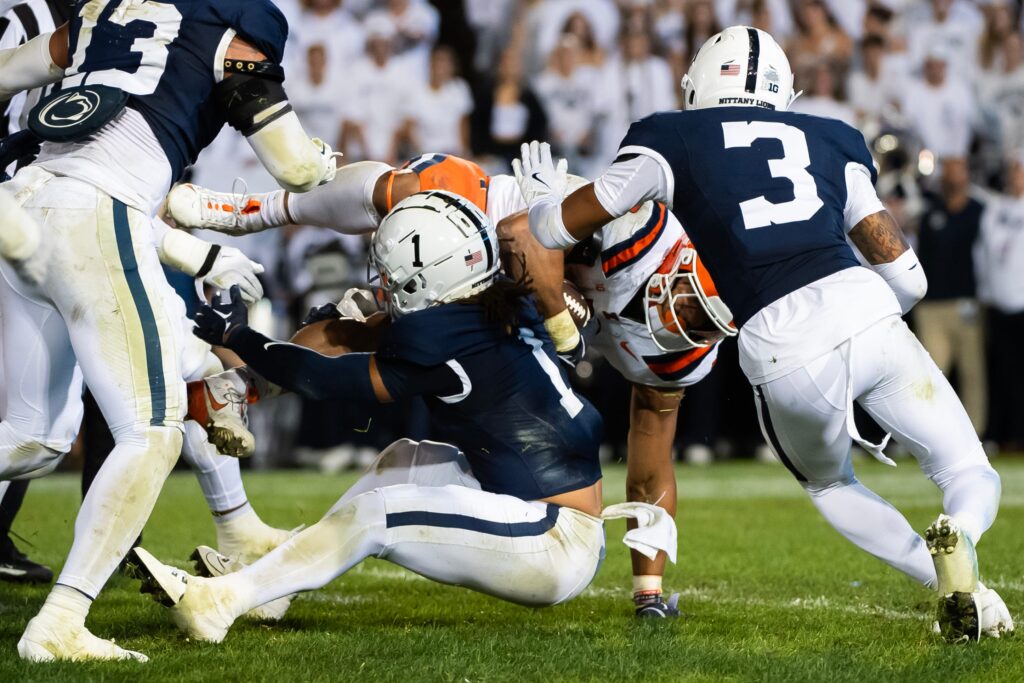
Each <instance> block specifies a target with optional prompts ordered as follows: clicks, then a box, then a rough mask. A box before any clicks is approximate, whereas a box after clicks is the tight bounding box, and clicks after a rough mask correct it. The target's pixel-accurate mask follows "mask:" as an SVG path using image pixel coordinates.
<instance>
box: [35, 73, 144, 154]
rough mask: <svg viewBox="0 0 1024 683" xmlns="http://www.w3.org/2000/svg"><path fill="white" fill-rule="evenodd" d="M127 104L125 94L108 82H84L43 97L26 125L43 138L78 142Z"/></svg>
mask: <svg viewBox="0 0 1024 683" xmlns="http://www.w3.org/2000/svg"><path fill="white" fill-rule="evenodd" d="M127 104H128V94H127V93H125V92H124V91H122V90H121V89H119V88H113V87H110V86H107V85H98V84H97V85H84V86H78V87H75V88H69V89H66V90H58V91H57V92H55V93H52V94H50V95H48V96H47V97H44V98H43V99H42V100H41V101H40V102H39V104H37V105H36V106H35V107H34V108H33V109H32V112H31V114H30V115H29V121H28V127H29V128H31V129H32V132H33V133H35V134H36V135H38V136H39V137H40V138H42V139H43V140H49V141H51V142H77V141H79V140H84V139H85V138H87V137H89V136H91V135H93V134H94V133H96V132H97V131H99V130H100V129H101V128H103V127H104V126H105V125H107V124H108V123H110V122H111V121H113V120H114V118H116V117H117V115H118V114H120V113H121V111H122V110H123V109H124V108H125V106H126V105H127Z"/></svg>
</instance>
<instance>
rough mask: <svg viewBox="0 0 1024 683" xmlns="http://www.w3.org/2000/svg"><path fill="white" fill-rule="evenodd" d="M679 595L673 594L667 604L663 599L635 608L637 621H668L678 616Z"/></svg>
mask: <svg viewBox="0 0 1024 683" xmlns="http://www.w3.org/2000/svg"><path fill="white" fill-rule="evenodd" d="M678 604H679V593H673V594H672V595H671V596H670V597H669V599H668V602H665V601H664V600H663V599H661V600H658V601H657V602H652V603H650V604H647V605H641V606H640V607H637V608H636V616H637V618H638V619H669V618H674V617H678V616H679V607H678V606H677V605H678Z"/></svg>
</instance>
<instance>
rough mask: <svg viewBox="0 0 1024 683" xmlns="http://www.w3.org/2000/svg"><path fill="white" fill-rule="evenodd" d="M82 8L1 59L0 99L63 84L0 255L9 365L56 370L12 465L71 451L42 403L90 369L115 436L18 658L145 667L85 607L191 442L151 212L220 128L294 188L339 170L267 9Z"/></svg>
mask: <svg viewBox="0 0 1024 683" xmlns="http://www.w3.org/2000/svg"><path fill="white" fill-rule="evenodd" d="M75 9H76V14H75V16H74V17H73V19H72V21H71V22H70V23H69V24H66V25H64V26H62V27H61V28H59V29H58V30H57V31H55V32H53V33H50V34H45V35H42V36H39V37H38V38H36V39H34V40H31V41H28V42H27V43H25V44H24V45H22V46H20V47H18V48H16V49H11V50H3V51H0V97H10V96H11V95H13V94H15V93H17V92H19V91H22V90H27V89H32V88H38V87H41V86H44V85H46V84H48V83H53V82H57V81H60V82H61V88H60V90H59V91H57V92H56V93H54V94H52V95H50V96H48V97H46V98H44V99H43V100H42V101H41V102H40V103H39V104H38V105H37V106H36V107H35V108H34V109H33V111H32V112H31V113H30V116H29V126H30V128H31V129H32V130H33V131H34V132H35V133H36V134H37V135H39V136H40V137H42V138H43V139H44V140H46V143H45V144H44V145H43V147H42V151H41V155H40V157H39V159H38V160H37V161H36V162H34V163H33V164H31V165H30V166H27V167H25V168H23V169H21V170H20V171H19V172H18V173H17V175H16V176H15V177H14V179H13V180H11V181H10V182H9V183H6V184H5V185H4V186H3V188H2V189H3V196H4V198H6V201H5V211H4V213H3V220H2V221H0V255H3V256H4V257H5V258H6V259H7V260H8V261H9V262H11V264H12V265H13V266H14V267H13V268H11V267H9V266H7V265H6V264H5V265H4V266H3V270H2V274H3V278H2V279H0V301H2V305H3V309H4V315H5V318H7V319H9V320H15V321H16V322H17V325H14V324H10V325H5V335H6V333H7V330H8V329H11V330H13V329H15V328H16V329H17V335H16V336H14V337H10V338H9V337H6V336H5V339H4V353H5V365H7V364H8V362H9V361H13V360H15V359H17V361H18V362H22V361H23V360H24V358H26V357H29V356H31V355H33V354H42V355H44V356H45V357H46V358H47V359H48V360H47V361H46V363H45V367H46V368H47V371H48V376H47V377H46V379H45V381H43V382H39V381H38V380H37V381H36V382H34V383H30V384H28V385H24V386H23V387H22V388H23V389H24V390H26V391H32V392H37V393H38V394H39V396H32V397H28V396H25V397H22V398H19V399H18V400H17V401H16V402H15V405H13V406H12V405H10V404H9V405H8V407H7V408H8V415H5V417H6V418H8V419H5V421H4V422H3V423H0V472H3V474H4V475H5V476H12V475H19V474H25V473H36V474H39V473H43V472H45V471H47V468H48V467H51V466H52V465H51V464H52V463H55V462H56V460H57V459H59V458H58V457H55V456H59V454H60V452H61V448H62V447H63V446H64V445H65V444H64V442H61V443H57V442H55V441H53V440H51V438H50V437H51V435H52V434H55V433H56V434H61V433H62V432H64V433H71V432H72V431H73V430H74V429H75V428H77V424H78V420H76V419H74V418H75V416H73V415H72V416H68V415H53V414H51V413H50V412H49V411H48V410H47V409H46V407H47V406H48V405H49V402H50V401H51V399H56V400H57V401H58V402H59V403H62V401H61V396H62V395H63V393H64V392H76V391H79V390H80V386H81V376H84V379H85V381H86V382H87V383H88V385H89V386H90V388H91V390H92V391H93V393H94V395H95V397H96V399H97V402H98V403H99V405H100V408H101V410H102V411H103V414H104V417H105V418H106V420H107V422H108V424H109V426H110V428H111V432H112V433H113V436H114V440H115V444H116V445H115V448H114V450H113V452H112V453H111V455H110V457H109V458H108V460H107V462H106V463H105V464H104V466H103V467H102V468H101V470H100V472H99V474H98V476H97V477H96V479H95V481H94V482H93V485H92V487H91V488H90V490H89V493H88V495H87V496H86V498H85V500H84V501H83V504H82V507H81V510H80V512H79V516H78V519H77V521H76V527H75V531H76V533H75V541H74V543H73V545H72V548H71V552H70V554H69V556H68V559H67V562H66V563H65V565H64V569H63V572H62V573H61V576H60V577H59V578H58V580H57V584H56V585H55V586H54V588H53V590H52V591H51V593H50V595H49V596H48V598H47V601H46V603H45V604H44V605H43V607H42V609H41V610H40V612H39V614H38V615H37V616H36V617H35V618H34V619H33V620H32V621H31V622H29V625H28V627H27V628H26V631H25V634H24V635H23V636H22V639H21V641H20V642H19V644H18V651H19V654H20V655H21V656H22V657H23V658H25V659H31V660H37V661H49V660H53V659H113V658H120V659H124V658H134V659H138V660H145V657H144V656H143V655H141V654H139V653H133V652H129V651H127V650H123V649H121V648H119V647H118V646H116V645H115V644H113V643H112V642H110V641H105V640H102V639H100V638H97V637H95V636H93V635H92V634H91V633H90V632H89V631H88V630H87V629H86V627H85V617H86V614H87V612H88V610H89V607H90V605H91V602H92V600H93V599H94V598H95V596H96V594H97V593H98V591H99V590H100V588H101V587H102V585H103V584H104V583H105V582H106V580H107V579H108V578H109V576H110V574H111V573H112V572H113V570H114V568H115V567H116V566H117V564H118V563H119V562H120V560H121V559H122V558H123V557H124V555H125V554H126V553H127V551H128V549H129V547H130V545H131V543H132V541H133V540H134V539H135V538H136V537H137V535H138V533H139V532H140V531H141V529H142V526H143V525H144V523H145V521H146V518H147V517H148V516H149V514H150V512H151V510H152V507H153V504H154V503H155V501H156V497H157V494H158V493H159V491H160V487H161V485H162V483H163V481H164V479H165V478H166V475H167V473H168V472H169V471H170V469H171V467H172V466H173V465H174V462H175V460H176V459H177V456H178V453H179V452H180V450H181V442H182V429H183V427H182V417H183V415H184V409H185V391H184V384H183V382H181V380H180V378H181V377H182V373H181V367H180V359H179V352H180V348H181V341H180V338H179V334H178V330H177V329H176V328H177V323H178V321H172V320H171V319H170V318H169V316H168V315H167V307H166V305H165V302H164V298H165V296H166V290H167V284H166V280H165V279H164V276H163V273H162V271H161V269H160V264H159V259H158V256H157V249H156V248H155V247H156V245H155V244H154V241H153V235H152V232H151V223H150V217H151V216H152V215H153V213H154V212H155V210H156V208H157V207H158V206H159V204H160V202H161V200H162V198H163V195H164V194H165V193H166V192H167V190H168V188H169V186H170V185H171V183H172V182H173V181H174V180H176V179H177V178H178V177H179V176H180V175H181V172H182V171H183V169H184V168H185V166H187V165H188V164H190V163H191V162H193V161H194V160H195V157H196V155H198V153H199V151H200V150H201V149H202V148H203V147H205V146H206V145H207V144H209V142H210V141H211V140H212V139H213V138H214V136H215V135H216V134H217V133H218V131H219V130H220V129H221V128H222V127H223V125H224V123H229V124H231V125H232V126H234V127H235V128H237V129H238V130H239V131H240V132H242V133H243V135H245V136H246V138H247V139H248V140H249V142H250V144H251V145H252V146H253V148H254V150H255V151H256V153H257V155H258V156H259V158H260V160H261V161H262V162H263V163H264V165H265V166H266V167H267V169H268V170H269V171H270V172H271V174H272V175H274V177H275V178H277V179H278V181H279V182H280V183H281V184H282V186H284V187H287V188H289V189H292V190H304V189H309V188H311V187H314V186H315V185H317V184H318V183H320V182H321V181H323V180H325V179H328V178H330V177H331V174H332V173H333V171H334V161H333V158H332V156H333V154H332V152H331V151H330V149H329V148H327V147H326V146H324V145H323V144H322V143H319V142H318V141H315V140H310V139H309V138H308V137H307V136H306V134H305V132H304V131H303V130H302V128H301V126H300V125H299V123H298V120H297V118H296V117H295V115H294V113H292V112H291V107H290V106H289V104H288V101H287V98H286V96H285V93H284V90H283V88H282V87H281V81H282V80H283V73H282V70H281V67H280V60H281V56H282V52H283V48H284V42H285V38H286V35H287V24H286V22H285V20H284V17H283V16H282V15H281V14H280V12H279V11H278V10H277V9H276V8H275V7H274V6H273V4H272V3H270V2H267V1H266V0H257V1H255V2H252V1H250V2H241V1H240V0H218V1H216V2H214V1H212V0H201V1H196V2H184V1H175V0H168V1H167V2H161V3H152V2H144V1H142V0H116V1H104V0H89V1H88V2H80V3H78V4H77V5H76V8H75ZM18 349H21V350H22V352H21V355H16V351H17V350H18ZM76 361H77V362H76ZM79 366H80V368H81V375H76V372H77V368H78V367H79ZM8 372H10V370H8ZM29 399H31V400H29ZM40 406H42V407H43V410H42V413H41V412H40ZM55 419H56V420H62V422H61V425H59V426H57V427H55V426H54V424H53V421H54V420H55Z"/></svg>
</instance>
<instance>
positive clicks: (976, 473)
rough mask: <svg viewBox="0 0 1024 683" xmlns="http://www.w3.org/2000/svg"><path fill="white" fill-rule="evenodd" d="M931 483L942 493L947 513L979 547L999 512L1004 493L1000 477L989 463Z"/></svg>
mask: <svg viewBox="0 0 1024 683" xmlns="http://www.w3.org/2000/svg"><path fill="white" fill-rule="evenodd" d="M931 479H932V481H934V482H935V484H936V485H937V486H938V487H939V488H940V489H942V507H943V510H944V511H945V513H946V514H947V515H949V516H950V517H952V518H953V519H954V520H956V523H957V525H958V526H959V527H960V530H961V531H962V532H963V533H965V534H966V535H967V537H968V538H970V539H971V541H972V542H973V543H974V544H975V545H977V543H978V541H979V540H980V539H981V536H982V534H984V533H985V532H986V531H988V528H989V527H990V526H992V523H993V522H994V521H995V519H996V513H997V512H998V511H999V496H1000V494H1001V492H1002V484H1001V483H1000V481H999V473H998V472H996V471H995V470H994V469H992V466H991V465H989V464H988V462H987V460H986V461H985V462H983V463H978V464H974V465H971V466H969V467H965V468H962V469H958V470H954V471H951V472H950V471H945V472H939V473H937V474H935V475H933V476H932V477H931Z"/></svg>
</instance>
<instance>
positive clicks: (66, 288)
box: [0, 166, 185, 597]
mask: <svg viewBox="0 0 1024 683" xmlns="http://www.w3.org/2000/svg"><path fill="white" fill-rule="evenodd" d="M5 189H7V190H8V191H10V192H12V193H13V194H14V195H15V199H16V200H17V201H18V202H19V203H20V204H21V205H22V206H23V207H24V208H25V209H26V211H27V212H28V214H29V215H30V216H31V217H32V218H33V219H34V220H35V221H36V222H37V224H38V226H39V228H40V231H41V235H42V247H41V248H40V250H39V252H37V254H36V255H35V256H34V257H33V259H37V261H36V265H38V266H41V267H43V268H45V276H44V277H43V279H42V281H41V282H39V283H33V284H30V283H26V282H23V281H22V280H21V279H20V278H19V277H18V276H17V275H16V274H15V273H14V272H13V270H11V269H10V268H9V267H8V266H6V265H4V266H3V268H2V278H0V307H2V308H3V311H4V325H3V344H2V346H3V349H2V352H3V363H4V374H5V378H6V383H5V385H4V388H3V389H4V392H3V393H4V395H5V396H4V398H5V405H4V409H5V412H4V415H3V421H2V422H0V478H5V479H6V478H10V477H12V476H21V475H26V474H30V475H32V474H35V475H38V474H42V473H45V472H46V471H49V470H52V468H53V467H55V466H56V463H57V462H58V461H59V459H60V458H61V457H62V455H63V454H64V453H65V452H67V450H68V448H69V447H70V445H71V442H72V441H73V439H74V436H75V433H76V431H77V425H78V423H79V421H80V418H81V408H80V403H81V401H80V400H77V401H76V400H69V397H70V396H74V397H80V395H81V382H82V380H83V379H84V381H85V382H86V383H87V384H88V386H89V388H90V389H91V390H92V392H93V395H94V396H95V397H96V402H97V404H98V405H99V406H100V409H101V411H102V412H103V416H104V418H105V419H106V421H107V424H108V425H109V426H110V431H111V433H112V434H113V436H114V443H115V446H114V450H113V451H112V452H111V454H110V457H109V458H108V459H107V461H106V463H105V464H104V466H103V467H102V468H101V469H100V472H99V473H98V475H97V476H96V479H95V481H94V482H93V485H92V487H91V488H90V489H89V492H88V494H87V495H86V497H85V500H84V501H83V502H82V507H81V509H80V511H79V514H78V518H77V520H76V522H75V541H74V543H73V544H72V547H71V552H70V554H69V555H68V559H67V562H66V563H65V565H64V569H63V571H62V572H61V575H60V577H59V578H58V579H57V581H58V583H60V584H63V585H66V586H70V587H72V588H74V589H76V590H78V591H81V592H82V593H84V594H86V595H88V596H90V597H95V596H96V594H97V593H98V592H99V590H100V588H101V587H102V586H103V584H104V583H106V581H107V579H108V578H109V577H110V574H111V573H113V571H114V569H115V568H116V567H117V565H118V563H119V562H120V561H121V559H122V558H123V557H124V556H125V554H126V553H127V552H128V550H129V549H130V547H131V544H132V542H133V541H134V540H135V538H136V537H137V536H138V535H139V532H141V531H142V527H143V525H144V524H145V522H146V519H147V518H148V517H149V514H150V512H151V511H152V509H153V505H154V503H155V502H156V499H157V496H158V494H159V493H160V488H161V487H162V485H163V482H164V480H165V479H166V477H167V474H168V473H169V472H170V470H171V468H172V467H173V466H174V462H175V461H176V460H177V458H178V454H179V453H180V451H181V443H182V429H183V428H182V418H183V417H184V413H185V385H184V382H182V380H181V376H182V375H181V368H180V358H179V354H180V349H181V339H180V333H181V325H180V323H179V322H178V321H175V320H171V319H170V318H169V317H168V315H167V307H166V304H165V303H164V300H163V298H164V296H165V291H166V288H167V282H166V279H165V278H164V274H163V271H162V269H161V267H160V262H159V260H158V258H157V252H156V247H155V245H154V243H153V237H152V230H151V227H150V219H149V217H148V216H146V215H144V214H142V213H141V212H139V211H136V210H135V209H132V208H130V207H128V206H126V205H125V204H123V203H122V202H120V201H118V200H116V199H113V198H111V197H110V196H108V195H106V194H104V193H102V192H100V191H99V190H98V189H96V188H95V187H93V186H92V185H89V184H88V183H84V182H82V181H79V180H74V179H72V178H65V177H58V176H55V175H53V174H51V173H48V172H46V171H43V170H41V169H38V168H34V167H31V166H30V167H28V168H25V169H22V171H20V172H19V173H18V174H17V176H16V177H15V178H14V179H13V180H11V181H10V182H9V183H7V184H5ZM76 359H77V363H76ZM78 368H80V371H79V369H78Z"/></svg>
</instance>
